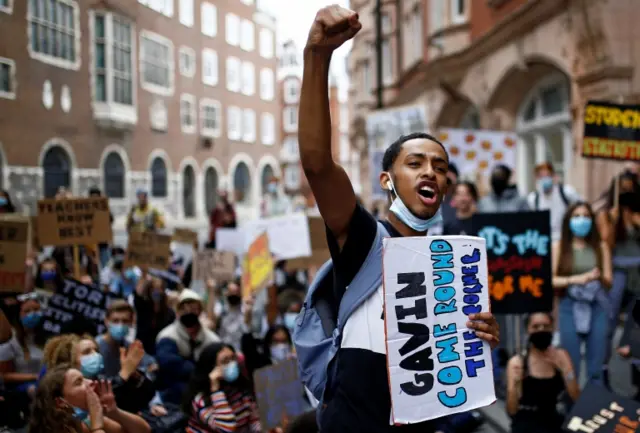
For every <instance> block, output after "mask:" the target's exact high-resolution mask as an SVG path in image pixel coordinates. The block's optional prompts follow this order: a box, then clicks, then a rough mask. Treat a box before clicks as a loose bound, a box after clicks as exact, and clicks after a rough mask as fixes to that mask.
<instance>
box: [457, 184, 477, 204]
mask: <svg viewBox="0 0 640 433" xmlns="http://www.w3.org/2000/svg"><path fill="white" fill-rule="evenodd" d="M459 186H466V187H467V189H468V190H469V194H470V195H471V198H473V201H478V188H476V184H475V183H473V182H469V181H468V180H463V181H462V182H458V184H457V185H456V189H458V187H459Z"/></svg>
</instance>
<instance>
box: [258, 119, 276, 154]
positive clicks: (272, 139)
mask: <svg viewBox="0 0 640 433" xmlns="http://www.w3.org/2000/svg"><path fill="white" fill-rule="evenodd" d="M266 123H269V125H270V126H266V125H265V124H266ZM267 132H268V133H269V135H267V134H266V133H267ZM260 139H261V141H262V144H263V145H265V146H273V145H274V144H275V143H276V118H275V116H274V115H273V114H271V113H268V112H267V113H262V115H261V116H260Z"/></svg>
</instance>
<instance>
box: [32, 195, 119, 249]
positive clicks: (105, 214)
mask: <svg viewBox="0 0 640 433" xmlns="http://www.w3.org/2000/svg"><path fill="white" fill-rule="evenodd" d="M38 237H39V243H40V245H53V246H56V245H62V246H66V245H82V244H99V243H103V242H111V239H112V237H113V234H112V231H111V215H110V213H109V201H108V199H107V198H105V197H99V198H70V199H64V200H56V199H46V200H39V201H38Z"/></svg>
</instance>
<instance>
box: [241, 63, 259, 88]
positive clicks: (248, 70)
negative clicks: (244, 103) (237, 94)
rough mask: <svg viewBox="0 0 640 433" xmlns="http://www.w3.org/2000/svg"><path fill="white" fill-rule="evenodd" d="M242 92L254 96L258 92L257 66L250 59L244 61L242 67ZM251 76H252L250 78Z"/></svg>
mask: <svg viewBox="0 0 640 433" xmlns="http://www.w3.org/2000/svg"><path fill="white" fill-rule="evenodd" d="M240 77H241V82H242V90H241V91H242V94H243V95H247V96H253V95H255V93H256V67H255V65H254V64H253V63H251V62H249V61H244V62H242V65H241V67H240ZM249 77H251V78H249Z"/></svg>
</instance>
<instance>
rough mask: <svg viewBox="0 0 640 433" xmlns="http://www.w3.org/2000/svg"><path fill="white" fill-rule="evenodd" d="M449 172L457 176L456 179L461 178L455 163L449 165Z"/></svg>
mask: <svg viewBox="0 0 640 433" xmlns="http://www.w3.org/2000/svg"><path fill="white" fill-rule="evenodd" d="M449 171H450V172H451V173H453V174H455V175H456V177H458V176H460V173H459V172H458V166H456V165H455V164H454V163H453V162H450V163H449Z"/></svg>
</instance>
